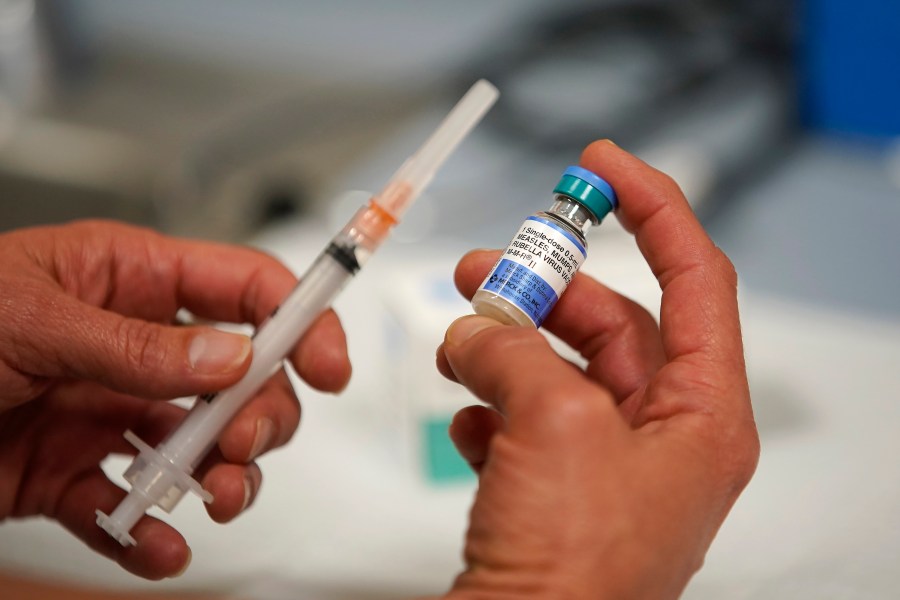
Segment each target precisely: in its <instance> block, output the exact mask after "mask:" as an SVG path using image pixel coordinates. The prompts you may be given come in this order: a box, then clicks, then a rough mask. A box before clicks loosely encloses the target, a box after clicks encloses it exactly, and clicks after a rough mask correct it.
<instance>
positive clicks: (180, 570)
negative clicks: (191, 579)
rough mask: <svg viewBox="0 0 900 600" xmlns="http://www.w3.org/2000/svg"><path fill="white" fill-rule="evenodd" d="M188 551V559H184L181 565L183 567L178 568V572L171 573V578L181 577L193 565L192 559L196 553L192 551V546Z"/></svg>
mask: <svg viewBox="0 0 900 600" xmlns="http://www.w3.org/2000/svg"><path fill="white" fill-rule="evenodd" d="M187 551H188V555H187V560H185V561H184V564H183V565H181V568H180V569H179V570H178V572H177V573H175V574H174V575H171V576H170V577H169V578H170V579H175V578H176V577H181V576H182V575H184V572H185V571H187V570H188V567H189V566H191V560H192V559H193V558H194V553H193V552H191V549H190V548H188V549H187Z"/></svg>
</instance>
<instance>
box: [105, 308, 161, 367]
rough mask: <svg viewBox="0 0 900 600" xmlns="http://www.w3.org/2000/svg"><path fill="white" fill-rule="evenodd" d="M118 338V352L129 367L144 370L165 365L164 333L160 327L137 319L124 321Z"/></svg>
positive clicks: (120, 324) (118, 330) (119, 328)
mask: <svg viewBox="0 0 900 600" xmlns="http://www.w3.org/2000/svg"><path fill="white" fill-rule="evenodd" d="M116 336H117V339H118V344H117V346H118V350H119V352H120V355H121V356H123V357H125V360H126V361H127V362H128V364H129V365H131V366H133V367H134V368H135V369H138V370H144V369H149V368H153V367H156V366H159V365H161V364H163V363H164V362H165V360H166V350H165V346H164V344H161V343H160V341H161V339H160V338H161V337H162V332H161V329H160V327H159V326H158V325H155V324H153V323H148V322H146V321H140V320H136V319H123V320H122V321H121V322H120V323H119V326H118V329H117V332H116Z"/></svg>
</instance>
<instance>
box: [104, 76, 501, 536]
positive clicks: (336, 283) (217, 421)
mask: <svg viewBox="0 0 900 600" xmlns="http://www.w3.org/2000/svg"><path fill="white" fill-rule="evenodd" d="M498 95H499V94H498V92H497V89H496V88H495V87H494V86H493V85H491V84H490V83H488V82H487V81H484V80H480V81H478V82H477V83H476V84H475V85H473V86H472V88H471V89H470V90H469V91H468V92H467V93H466V95H465V96H463V98H462V99H461V100H460V101H459V103H457V105H456V106H455V107H454V108H453V110H451V111H450V114H448V115H447V116H446V117H445V118H444V120H443V121H442V122H441V124H440V125H439V126H438V128H437V129H436V130H435V131H434V133H432V134H431V137H429V138H428V140H426V141H425V143H424V144H423V145H422V147H421V148H419V150H418V151H417V152H416V153H415V154H413V155H412V156H411V157H410V158H408V159H407V160H406V162H405V163H403V165H402V166H401V167H400V168H399V169H398V170H397V172H396V173H394V176H393V177H391V179H390V180H389V181H388V182H387V184H386V185H385V186H384V189H382V190H381V193H379V194H377V195H375V196H373V197H372V198H371V199H370V200H369V203H368V205H367V206H364V207H362V208H360V209H359V211H358V212H357V213H356V214H355V215H354V216H353V218H352V219H350V222H348V223H347V225H346V226H345V227H344V228H343V229H342V230H341V231H340V233H338V234H337V235H336V236H335V237H334V238H333V239H332V240H331V242H330V243H329V244H328V246H327V247H326V248H325V251H324V252H322V254H321V255H319V257H318V258H317V259H316V260H315V262H313V264H312V265H311V266H310V267H309V269H308V270H307V271H306V273H305V274H304V275H303V277H302V278H301V279H300V283H298V284H297V286H296V287H295V288H294V289H293V291H292V292H291V293H290V294H289V295H288V296H287V298H285V300H284V301H283V302H282V304H281V305H280V306H279V307H278V308H276V309H275V311H273V312H272V314H271V315H269V317H268V319H266V321H265V322H263V323H262V324H261V325H260V326H259V327H258V328H257V329H256V332H255V333H254V335H253V357H252V360H251V363H250V368H249V369H248V371H247V374H246V375H244V378H243V379H241V380H240V381H239V382H238V383H237V384H235V385H234V386H232V387H230V388H228V389H226V390H223V391H221V392H219V393H214V394H207V395H204V396H199V397H198V398H197V400H196V401H195V403H194V406H193V408H191V410H190V412H188V414H187V416H186V417H185V418H184V420H183V421H182V422H181V424H180V425H178V427H176V428H175V430H174V431H172V433H170V434H169V436H168V437H167V438H166V439H165V440H163V441H162V442H161V443H160V444H159V445H158V446H156V448H152V447H150V446H149V445H148V444H145V443H144V442H143V441H141V440H140V439H139V438H138V437H137V436H136V435H135V434H134V433H132V432H131V431H126V432H125V438H126V439H127V440H128V441H129V442H131V443H132V444H134V445H135V446H136V447H137V449H138V450H139V451H140V452H139V454H138V455H137V456H136V457H135V459H134V461H133V462H132V463H131V466H130V467H129V468H128V470H127V471H125V479H126V480H127V481H128V483H130V484H131V486H132V487H131V491H130V492H129V493H128V496H126V497H125V498H124V499H123V500H122V501H121V502H120V503H119V505H118V506H117V507H116V509H115V510H114V511H113V512H112V514H110V515H106V514H105V513H103V512H102V511H100V510H98V511H97V524H98V525H99V526H100V527H102V528H103V529H104V530H106V532H107V533H109V535H111V536H112V537H114V538H115V539H117V540H118V541H119V543H120V544H122V545H123V546H128V545H134V544H135V543H136V541H135V539H134V538H133V537H132V536H131V534H130V533H129V532H130V531H131V529H132V527H134V525H135V524H136V523H137V522H138V521H139V520H140V518H141V517H142V516H143V515H144V513H145V512H146V511H147V509H149V508H150V507H151V506H153V505H154V504H155V505H157V506H159V507H160V508H162V509H163V510H165V511H166V512H171V510H172V509H173V508H174V506H175V504H176V503H177V502H178V501H179V500H180V499H181V498H182V496H184V494H185V492H187V491H189V490H190V491H192V492H194V493H196V494H197V495H198V496H200V497H201V498H202V499H203V501H204V502H210V501H211V500H212V496H211V495H210V494H209V492H207V491H206V490H204V489H203V488H202V487H201V486H200V484H199V483H198V482H197V481H196V480H195V479H193V478H192V477H191V475H192V474H193V472H194V469H195V468H197V466H198V465H199V464H200V462H201V461H202V460H203V458H204V457H205V456H206V454H207V453H208V452H209V450H210V449H211V448H212V447H213V446H214V445H215V443H216V441H217V439H218V437H219V434H220V433H221V432H222V430H223V429H224V428H225V426H226V425H227V424H228V422H229V421H231V419H232V418H233V417H234V416H235V415H236V414H237V412H238V411H239V410H240V408H241V407H242V406H243V405H244V404H245V403H246V402H247V401H249V400H250V399H251V398H252V397H253V396H254V394H256V392H257V391H258V390H259V389H260V387H262V385H263V384H264V383H265V382H266V380H268V379H269V377H271V376H272V374H273V373H274V372H275V371H277V370H278V369H279V368H280V367H281V364H282V361H283V360H284V357H285V356H286V355H287V354H288V352H290V350H291V348H293V346H294V345H295V344H296V343H297V341H298V340H299V339H300V338H301V337H302V336H303V334H304V333H305V332H306V330H307V329H308V328H309V326H310V325H311V324H312V322H313V321H315V319H316V317H318V316H319V315H320V314H321V313H322V311H324V310H326V309H327V308H328V307H329V306H331V303H332V301H333V300H334V298H335V297H336V296H337V294H338V292H340V290H341V289H342V288H343V287H344V285H345V284H346V283H347V282H348V281H349V280H350V279H351V278H352V277H353V275H355V274H356V272H357V271H359V269H360V268H361V267H362V266H363V264H365V262H366V261H367V260H368V259H369V257H370V256H371V255H372V253H373V252H375V250H376V249H377V248H378V246H379V245H381V242H383V241H384V240H385V239H386V238H387V236H388V233H389V232H390V230H391V228H392V227H393V226H394V225H396V224H397V223H398V222H399V220H400V217H401V216H402V215H403V213H404V211H405V210H406V209H407V208H409V207H410V205H411V204H412V203H413V201H414V200H415V199H416V198H418V196H419V194H420V193H421V192H422V190H423V189H424V188H425V186H427V185H428V183H429V182H430V181H431V179H432V177H433V176H434V174H435V173H436V172H437V170H438V169H439V168H440V167H441V165H443V164H444V162H445V161H446V160H447V158H448V157H449V156H450V154H451V153H452V152H453V150H454V149H455V148H456V147H457V146H458V145H459V143H460V142H461V141H462V140H463V139H464V138H465V137H466V135H468V133H469V132H470V131H471V130H472V128H474V127H475V125H476V124H477V123H478V122H479V121H480V120H481V118H482V117H483V116H484V114H485V113H486V112H487V111H488V109H490V108H491V106H493V104H494V102H495V101H496V100H497V96H498Z"/></svg>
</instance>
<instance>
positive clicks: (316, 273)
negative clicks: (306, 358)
mask: <svg viewBox="0 0 900 600" xmlns="http://www.w3.org/2000/svg"><path fill="white" fill-rule="evenodd" d="M352 276H353V274H352V273H351V272H350V271H348V270H347V268H346V267H345V266H344V265H343V264H341V263H340V262H338V261H337V260H335V259H334V258H333V257H332V256H331V255H329V254H327V253H323V254H322V255H321V256H319V258H318V259H317V260H316V261H315V262H314V263H313V264H312V266H311V267H310V268H309V270H308V271H307V272H306V273H305V274H304V276H303V279H302V280H301V281H300V283H299V284H297V287H295V288H294V290H293V291H292V292H291V293H290V294H289V295H288V297H287V298H286V299H285V301H284V302H283V303H282V304H281V306H279V307H278V309H276V312H275V313H273V314H272V315H270V316H269V318H268V319H267V320H266V321H265V322H264V323H263V324H262V325H261V326H260V327H259V328H258V329H257V331H256V334H255V335H254V336H253V358H252V360H251V363H250V368H249V370H248V371H247V374H246V375H245V376H244V378H243V379H241V380H240V381H239V382H238V383H236V384H235V385H234V386H232V387H230V388H228V389H227V390H224V391H222V392H221V393H218V394H211V395H209V396H201V397H200V398H199V399H198V400H197V403H196V404H195V405H194V407H193V408H192V409H191V411H190V413H189V414H188V415H187V417H185V420H184V421H183V422H182V423H181V424H180V425H179V426H178V427H177V428H176V429H175V431H173V432H172V433H171V434H170V436H169V437H168V438H167V439H166V440H165V441H164V442H163V445H162V447H161V448H160V452H161V453H162V454H163V455H164V456H166V458H168V459H169V460H171V461H172V462H173V463H175V464H176V465H177V466H179V467H180V468H182V469H185V470H186V471H187V472H192V471H193V469H194V468H196V466H197V464H198V463H199V462H200V461H201V460H202V459H203V457H204V456H205V455H206V453H207V452H208V451H209V449H210V448H211V447H212V446H213V445H214V444H215V442H216V439H217V438H218V436H219V434H220V433H221V431H222V429H224V428H225V426H226V425H227V424H228V422H229V421H231V419H232V418H234V416H235V415H236V414H237V413H238V411H239V410H240V409H241V407H242V406H243V405H244V404H245V403H246V402H247V401H248V400H249V399H250V398H251V397H252V396H253V395H254V394H256V392H257V391H259V389H260V388H261V387H262V386H263V384H264V383H265V382H266V381H267V380H268V379H269V378H270V377H271V376H272V374H273V373H274V372H275V371H277V370H278V369H279V368H280V367H281V364H282V359H284V357H285V356H286V355H287V354H288V353H289V352H290V350H291V348H292V347H293V346H294V345H295V344H296V343H297V341H298V340H299V339H300V338H301V337H302V336H303V334H305V333H306V331H307V330H308V329H309V327H310V325H312V323H313V321H315V320H316V318H318V316H319V315H320V314H321V313H322V312H323V311H324V310H326V309H327V308H328V307H329V306H330V305H331V302H332V301H333V300H334V297H335V296H336V295H337V294H338V292H339V291H340V290H341V288H343V287H344V285H345V284H346V283H347V281H349V280H350V279H351V278H352Z"/></svg>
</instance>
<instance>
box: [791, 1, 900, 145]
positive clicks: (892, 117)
mask: <svg viewBox="0 0 900 600" xmlns="http://www.w3.org/2000/svg"><path fill="white" fill-rule="evenodd" d="M802 27H803V31H801V37H802V41H801V48H800V51H801V53H800V69H801V103H802V104H801V110H802V112H803V115H802V116H803V119H804V122H805V123H806V125H808V126H810V127H812V128H813V129H817V130H821V131H825V132H830V133H838V134H860V135H863V136H871V137H876V138H893V137H897V136H900V0H805V2H803V3H802Z"/></svg>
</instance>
